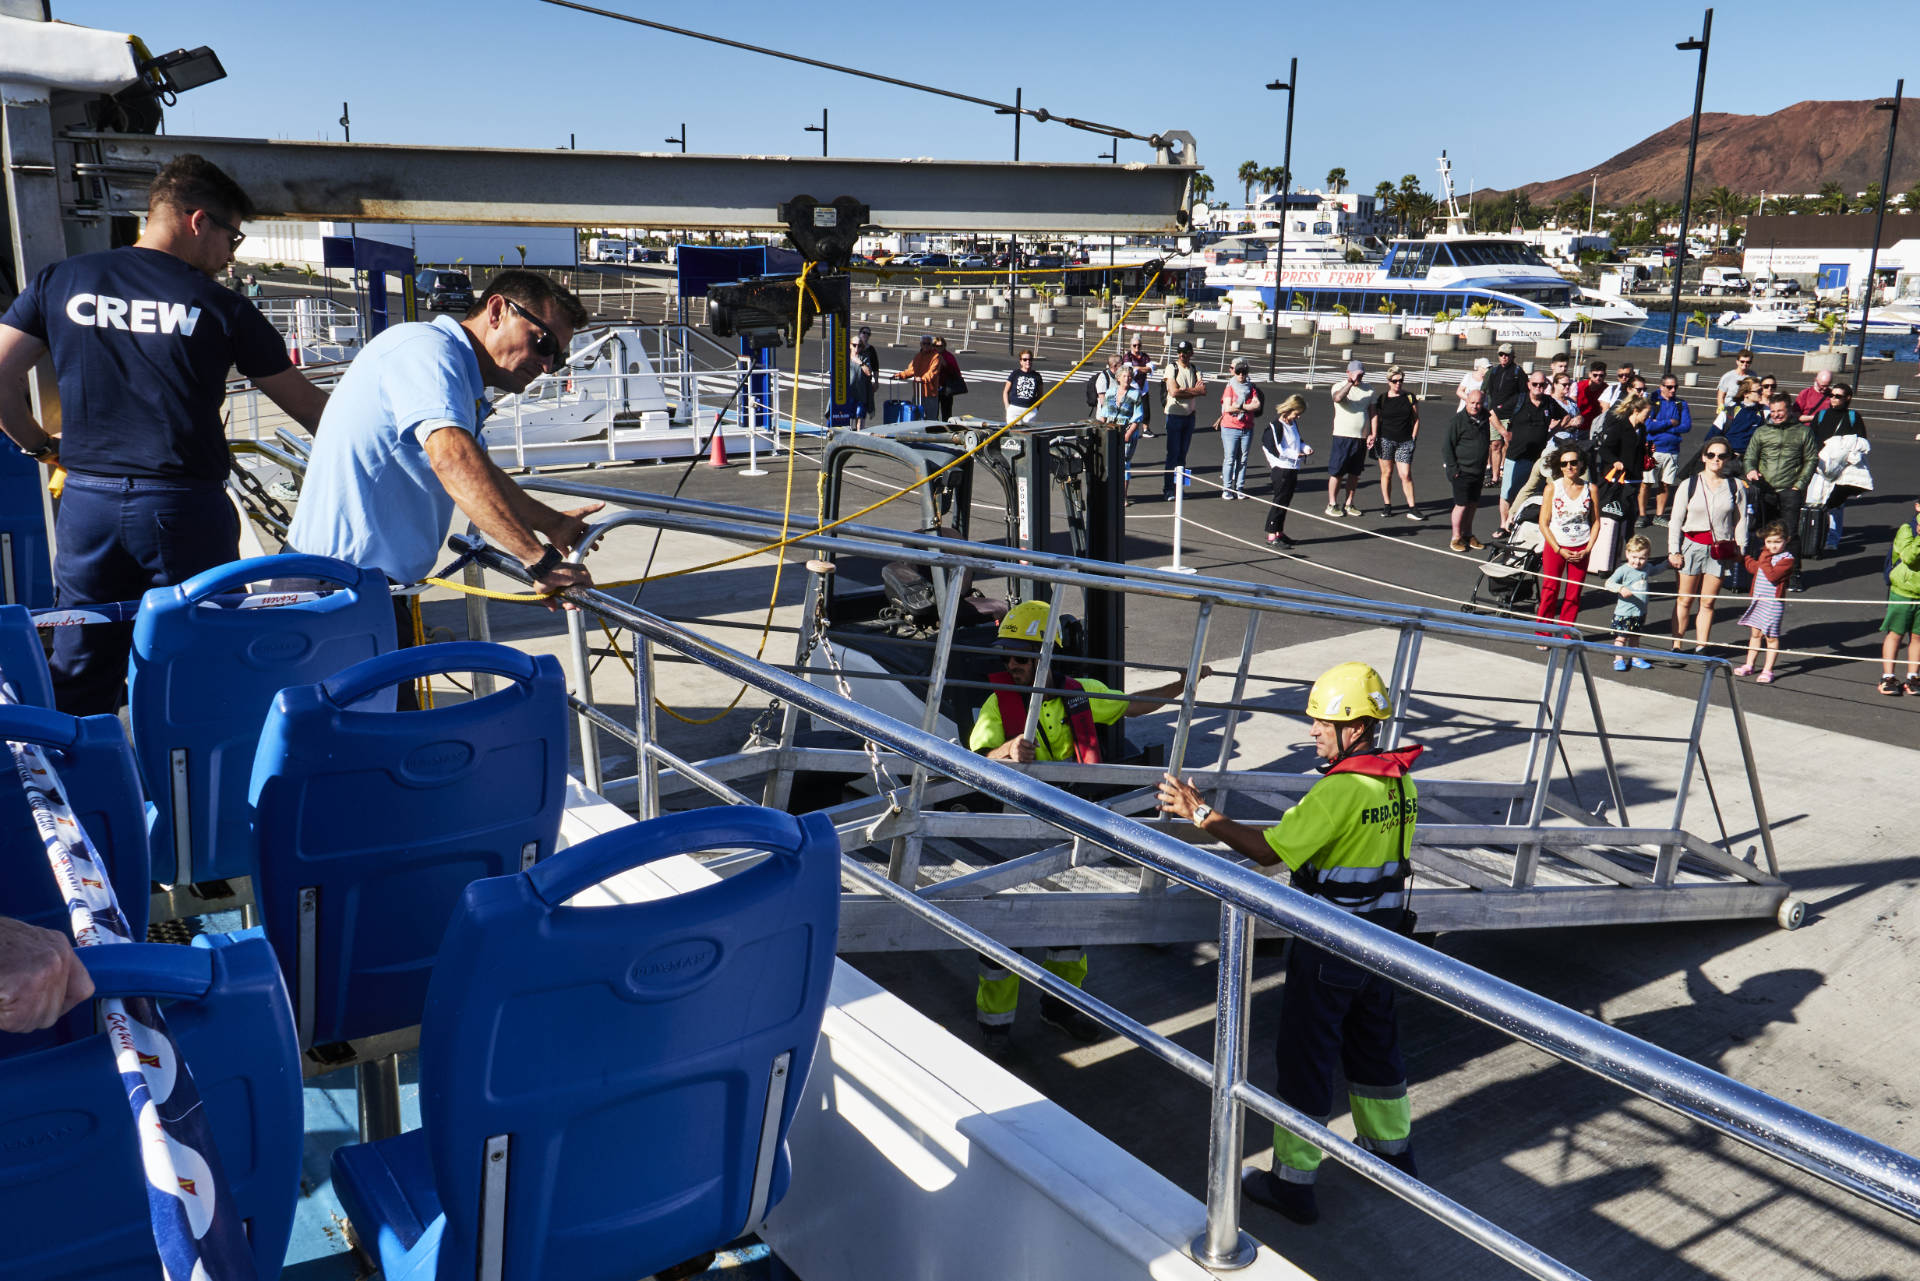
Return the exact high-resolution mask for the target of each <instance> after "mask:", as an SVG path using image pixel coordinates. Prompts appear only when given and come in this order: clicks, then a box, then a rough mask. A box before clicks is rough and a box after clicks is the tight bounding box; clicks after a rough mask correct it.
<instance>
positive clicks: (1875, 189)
mask: <svg viewBox="0 0 1920 1281" xmlns="http://www.w3.org/2000/svg"><path fill="white" fill-rule="evenodd" d="M1860 200H1861V203H1862V207H1863V208H1866V209H1874V208H1878V207H1879V204H1880V184H1879V183H1877V182H1870V183H1868V184H1867V189H1866V190H1865V191H1864V192H1862V193H1861V194H1860Z"/></svg>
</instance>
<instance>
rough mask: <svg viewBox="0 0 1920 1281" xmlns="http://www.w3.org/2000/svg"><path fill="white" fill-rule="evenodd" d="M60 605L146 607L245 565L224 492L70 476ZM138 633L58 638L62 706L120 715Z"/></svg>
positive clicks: (77, 630) (206, 485)
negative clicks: (160, 590) (162, 595)
mask: <svg viewBox="0 0 1920 1281" xmlns="http://www.w3.org/2000/svg"><path fill="white" fill-rule="evenodd" d="M54 531H55V534H56V536H57V538H58V542H59V546H58V548H57V550H56V551H55V553H54V557H53V587H54V600H55V602H56V603H57V604H58V605H59V607H60V608H62V609H74V608H80V607H84V606H87V605H106V604H111V603H113V602H114V601H137V600H139V599H140V598H141V596H143V595H145V594H146V592H147V590H148V589H149V588H153V587H169V586H172V585H173V584H175V583H180V582H185V581H186V580H187V579H189V578H192V577H193V576H194V575H195V574H198V573H200V572H201V571H202V570H208V569H212V568H214V567H215V566H218V565H225V564H227V563H229V562H230V561H235V560H238V559H239V558H240V517H239V514H238V513H237V512H235V511H234V509H233V504H232V503H230V502H228V501H227V495H226V491H225V488H224V487H223V486H222V485H220V484H217V483H211V482H205V481H183V480H146V479H141V478H137V477H119V476H81V475H77V474H70V475H68V477H67V485H66V490H65V492H64V493H62V495H61V497H60V514H59V516H58V518H57V519H56V520H55V522H54ZM132 647H133V624H132V623H91V624H88V625H87V626H84V627H62V628H60V629H59V630H57V631H56V632H54V634H53V657H52V659H51V660H50V661H49V664H48V665H49V667H50V668H51V669H52V673H53V702H54V706H56V707H58V708H59V709H60V710H61V711H63V712H66V713H68V714H69V715H73V716H92V715H96V714H99V713H105V714H108V715H111V714H113V713H115V712H117V711H119V710H120V707H121V705H122V704H124V703H125V702H126V700H127V654H128V651H130V650H131V649H132Z"/></svg>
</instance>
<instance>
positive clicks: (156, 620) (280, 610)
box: [127, 555, 394, 885]
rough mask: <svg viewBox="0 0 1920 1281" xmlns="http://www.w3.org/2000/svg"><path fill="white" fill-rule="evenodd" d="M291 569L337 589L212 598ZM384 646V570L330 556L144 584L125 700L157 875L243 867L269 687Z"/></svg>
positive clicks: (231, 872)
mask: <svg viewBox="0 0 1920 1281" xmlns="http://www.w3.org/2000/svg"><path fill="white" fill-rule="evenodd" d="M286 578H308V579H318V580H320V581H323V582H326V583H331V584H335V585H337V586H338V587H339V588H341V590H339V591H335V592H333V593H331V594H329V595H325V596H321V597H319V598H318V599H316V600H308V601H299V602H296V603H293V604H287V605H278V606H275V607H273V608H271V609H230V608H223V607H221V606H219V605H217V604H214V603H212V602H211V601H210V600H209V598H210V597H213V596H217V595H220V594H222V593H226V592H234V591H241V590H244V589H245V587H246V585H247V584H248V583H256V582H264V581H266V580H268V579H286ZM393 647H394V624H393V604H392V596H391V594H390V593H389V592H388V590H387V580H386V577H385V576H384V575H383V574H381V573H380V572H379V571H378V570H371V569H359V568H357V567H355V566H353V565H349V564H347V563H345V562H344V561H338V560H334V559H332V558H330V557H326V556H298V555H286V556H260V557H256V558H254V559H252V560H239V561H234V562H233V563H232V564H230V565H221V566H218V567H217V568H214V569H210V570H207V571H206V572H205V573H202V574H196V575H194V576H193V577H192V578H189V579H188V580H187V581H186V582H184V583H179V584H177V585H175V586H172V587H156V588H154V589H153V590H152V591H150V592H148V593H147V594H146V596H145V597H144V598H143V599H142V600H141V602H140V612H139V613H138V614H137V615H136V616H135V618H134V623H133V655H132V658H131V660H130V661H129V663H128V668H127V710H128V714H129V718H130V720H131V723H132V726H133V747H134V753H135V755H136V757H137V758H138V759H139V762H140V771H141V775H142V776H143V777H144V778H145V780H146V784H147V796H148V799H149V801H150V802H151V806H150V809H149V811H148V815H149V831H150V835H149V842H150V845H151V848H152V851H153V865H154V876H155V879H157V880H161V881H166V882H168V883H170V884H174V885H188V884H195V883H200V882H207V881H216V880H226V879H230V878H233V877H239V876H245V875H246V874H247V865H248V863H249V862H250V861H251V853H250V837H249V833H248V811H247V785H248V780H249V778H250V777H251V771H252V769H253V752H254V747H255V745H256V744H257V743H258V742H259V738H260V726H261V723H262V722H264V721H265V720H266V716H267V707H268V705H269V704H270V703H271V702H272V701H273V696H274V695H275V694H277V693H279V692H280V691H281V690H283V689H285V688H286V687H287V686H289V685H306V684H311V683H312V682H314V681H317V680H321V679H323V678H325V677H328V676H331V675H333V674H334V673H335V672H337V671H341V670H343V669H344V668H347V667H351V666H352V665H353V664H355V663H357V662H359V661H360V660H361V659H364V658H372V657H373V656H374V655H376V654H384V653H386V652H387V651H389V650H391V649H392V648H393ZM383 697H385V698H387V699H389V700H391V698H392V695H391V694H386V695H383ZM388 705H389V706H391V702H390V701H389V703H388Z"/></svg>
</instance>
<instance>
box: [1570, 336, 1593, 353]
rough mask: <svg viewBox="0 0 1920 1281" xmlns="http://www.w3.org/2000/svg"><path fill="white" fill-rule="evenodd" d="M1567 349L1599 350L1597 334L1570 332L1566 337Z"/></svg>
mask: <svg viewBox="0 0 1920 1281" xmlns="http://www.w3.org/2000/svg"><path fill="white" fill-rule="evenodd" d="M1567 350H1569V351H1574V352H1581V351H1599V350H1600V335H1599V334H1570V335H1568V337H1567Z"/></svg>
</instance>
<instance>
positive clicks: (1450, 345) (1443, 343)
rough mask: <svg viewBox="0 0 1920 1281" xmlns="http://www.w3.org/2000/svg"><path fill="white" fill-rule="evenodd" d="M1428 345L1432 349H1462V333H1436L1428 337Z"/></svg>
mask: <svg viewBox="0 0 1920 1281" xmlns="http://www.w3.org/2000/svg"><path fill="white" fill-rule="evenodd" d="M1427 346H1428V348H1429V349H1430V350H1432V351H1458V350H1459V349H1460V335H1459V334H1434V335H1432V336H1431V337H1430V338H1428V339H1427Z"/></svg>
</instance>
